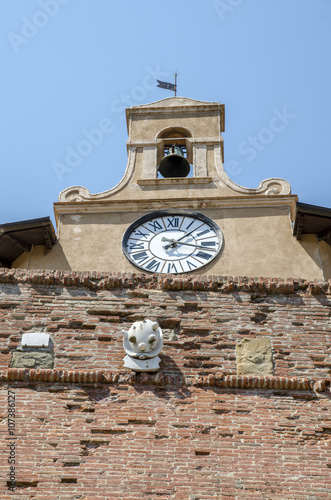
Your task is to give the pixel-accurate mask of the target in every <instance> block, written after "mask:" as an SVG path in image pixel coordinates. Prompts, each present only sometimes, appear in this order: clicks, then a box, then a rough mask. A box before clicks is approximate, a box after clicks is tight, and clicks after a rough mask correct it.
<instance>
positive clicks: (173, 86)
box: [156, 71, 179, 96]
mask: <svg viewBox="0 0 331 500" xmlns="http://www.w3.org/2000/svg"><path fill="white" fill-rule="evenodd" d="M174 75H175V83H170V82H162V81H161V80H156V81H157V83H158V85H157V87H160V88H161V89H166V90H172V92H175V96H176V95H177V76H178V75H179V73H177V71H176V72H174Z"/></svg>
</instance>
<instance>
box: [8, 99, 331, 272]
mask: <svg viewBox="0 0 331 500" xmlns="http://www.w3.org/2000/svg"><path fill="white" fill-rule="evenodd" d="M126 115H127V124H128V135H129V139H128V142H127V148H128V164H127V168H126V171H125V174H124V177H123V179H122V180H121V182H120V183H119V184H118V185H117V186H115V187H114V188H112V189H109V190H108V191H104V192H102V193H97V194H91V193H90V192H89V191H88V190H87V189H86V188H84V187H81V186H73V187H70V188H67V189H65V190H64V191H62V192H61V193H60V196H59V201H58V202H57V203H55V204H54V211H55V216H56V222H57V231H58V242H57V243H56V244H55V245H54V247H53V248H52V249H51V250H50V251H46V250H45V248H44V247H35V248H34V249H33V251H32V252H31V253H30V254H23V255H22V256H21V257H20V258H18V259H17V260H16V261H15V263H14V265H13V267H21V268H30V269H40V268H41V269H68V270H77V271H78V270H79V271H84V270H95V271H110V272H136V271H137V268H136V267H134V266H133V265H132V264H131V263H130V262H129V261H128V259H127V258H126V257H125V256H124V254H123V251H122V238H123V234H124V233H125V231H126V229H127V228H128V227H129V226H130V225H131V224H132V223H133V222H134V221H136V220H137V219H138V218H139V217H141V216H143V215H146V214H148V213H151V212H153V211H157V210H163V209H167V210H181V211H185V212H186V213H188V214H190V213H191V212H199V213H201V214H203V215H205V216H207V217H209V218H210V219H212V220H213V221H214V222H215V223H216V224H217V225H218V226H219V228H220V229H221V231H222V232H223V235H224V246H223V249H222V251H221V253H220V255H219V256H218V257H217V258H216V259H214V260H213V261H212V262H211V263H210V264H209V265H207V266H205V267H204V268H203V269H202V270H200V271H199V272H198V273H199V274H201V273H208V274H216V275H230V276H238V275H241V276H242V275H246V276H254V277H256V276H268V277H280V278H288V277H293V278H294V277H300V278H306V279H309V280H311V279H329V278H331V248H330V246H329V245H327V244H326V243H324V242H318V241H317V239H316V236H315V235H304V236H303V237H302V240H301V241H298V240H297V239H296V238H295V237H294V236H293V235H292V223H293V220H294V215H295V205H296V201H297V197H296V196H295V195H292V194H291V189H290V185H289V184H288V183H287V182H286V181H285V180H283V179H278V178H272V179H267V180H264V181H262V182H261V184H260V185H259V186H258V187H257V188H256V189H250V188H244V187H242V186H239V185H237V184H236V183H234V182H233V181H231V180H230V179H229V178H228V176H227V175H226V173H225V171H224V168H223V138H222V135H221V133H222V131H223V130H224V106H223V105H221V104H219V103H216V102H203V101H195V100H192V99H187V98H182V97H172V98H168V99H163V100H161V101H158V102H155V103H152V104H146V105H141V106H134V107H132V108H130V109H128V110H127V113H126ZM172 139H175V140H176V142H177V143H178V144H179V145H182V146H184V147H185V148H186V150H187V159H188V161H189V163H190V164H191V165H192V175H191V176H188V177H178V178H158V171H157V166H158V164H159V162H160V159H161V158H162V156H163V154H164V146H165V145H166V143H169V142H171V141H172Z"/></svg>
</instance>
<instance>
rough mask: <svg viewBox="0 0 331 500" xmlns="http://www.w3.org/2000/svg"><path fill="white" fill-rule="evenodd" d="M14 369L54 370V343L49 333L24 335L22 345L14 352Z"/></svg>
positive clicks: (12, 362)
mask: <svg viewBox="0 0 331 500" xmlns="http://www.w3.org/2000/svg"><path fill="white" fill-rule="evenodd" d="M10 366H11V367H12V368H30V369H36V368H53V367H54V354H53V343H52V339H51V338H50V336H49V334H48V333H41V332H31V333H24V334H23V335H22V339H21V343H20V345H19V346H18V347H17V349H16V351H15V352H13V355H12V359H11V363H10Z"/></svg>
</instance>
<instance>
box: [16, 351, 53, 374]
mask: <svg viewBox="0 0 331 500" xmlns="http://www.w3.org/2000/svg"><path fill="white" fill-rule="evenodd" d="M53 366H54V356H53V353H50V352H36V351H29V352H23V351H15V352H13V356H12V360H11V367H12V368H30V369H31V370H33V369H36V368H53Z"/></svg>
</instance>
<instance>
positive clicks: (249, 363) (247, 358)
mask: <svg viewBox="0 0 331 500" xmlns="http://www.w3.org/2000/svg"><path fill="white" fill-rule="evenodd" d="M236 355H237V375H273V361H272V349H271V342H270V339H261V338H255V339H244V340H242V341H241V342H239V344H237V346H236Z"/></svg>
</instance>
